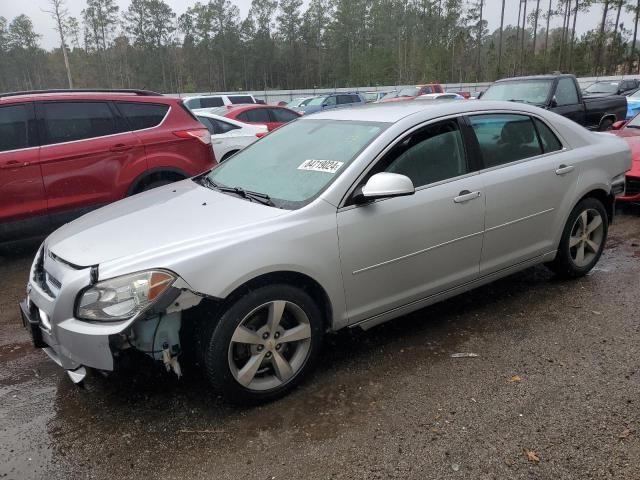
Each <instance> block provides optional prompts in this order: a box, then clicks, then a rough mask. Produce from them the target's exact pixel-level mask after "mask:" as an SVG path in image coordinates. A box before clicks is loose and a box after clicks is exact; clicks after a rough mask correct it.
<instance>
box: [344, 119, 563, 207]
mask: <svg viewBox="0 0 640 480" xmlns="http://www.w3.org/2000/svg"><path fill="white" fill-rule="evenodd" d="M499 114H505V115H509V114H511V115H525V116H527V117H530V118H534V117H535V118H536V119H538V120H540V121H541V122H542V123H544V124H545V125H546V126H547V127H548V128H549V129H550V130H551V131H552V132H553V134H554V135H555V136H556V137H557V138H558V141H559V142H560V145H562V149H560V150H554V151H553V152H546V153H542V154H540V155H536V156H534V157H527V158H522V159H520V160H515V161H513V162H510V163H504V164H502V165H496V166H494V167H490V168H483V169H481V170H477V171H474V172H468V173H466V174H464V175H458V176H457V177H451V178H447V179H445V180H441V181H439V182H434V183H429V184H427V185H422V186H420V187H417V188H416V189H415V191H416V192H419V191H421V190H424V189H426V188H431V187H436V186H439V185H443V184H446V183H449V182H453V181H457V180H460V179H463V178H466V177H471V176H474V175H478V174H481V173H485V172H492V171H494V170H498V169H501V168H504V167H508V166H511V165H517V164H519V163H523V162H529V161H532V160H537V159H540V158H544V157H547V156H549V155H553V154H558V153H563V152H566V151H570V150H572V149H571V148H568V147H567V146H566V145H567V142H566V141H565V139H564V137H563V136H562V135H560V134H559V133H558V131H557V130H556V129H555V128H554V127H553V126H551V125H549V122H547V121H546V120H545V119H544V118H542V117H541V116H540V115H537V114H535V113H531V112H526V111H523V110H478V111H475V112H463V113H455V114H451V115H445V116H442V117H436V118H432V119H431V120H427V121H425V122H423V123H420V124H419V125H415V126H413V127H411V128H410V129H408V130H405V131H404V132H402V133H401V134H400V135H398V136H397V137H396V138H395V139H394V140H393V141H392V142H390V143H389V145H387V146H386V147H385V148H384V150H382V152H380V153H379V154H378V155H376V157H375V158H374V159H373V160H372V161H371V162H370V163H369V165H367V167H366V168H365V169H364V170H363V171H362V172H361V173H360V175H358V177H357V179H356V180H355V181H354V182H353V184H352V185H351V186H350V187H349V188H348V189H347V191H346V193H345V195H343V197H342V199H341V200H340V203H339V205H338V212H341V211H347V210H350V209H351V208H358V207H360V206H361V205H345V203H346V202H347V200H348V199H349V198H350V196H351V195H352V194H353V192H354V191H355V189H356V188H357V187H356V186H357V185H358V184H359V182H360V181H361V180H362V178H363V177H365V176H366V175H367V174H368V173H369V172H370V171H371V169H372V168H373V167H374V166H375V165H376V164H377V163H378V162H379V161H380V160H381V159H382V157H384V156H385V155H386V154H387V153H388V152H389V151H390V150H391V149H392V148H393V147H394V146H395V145H397V144H398V142H399V141H400V139H402V138H405V137H406V135H410V134H411V133H413V132H415V131H416V130H418V129H420V128H423V127H426V126H428V125H431V124H433V123H437V122H440V121H444V120H451V119H457V118H460V117H467V118H468V117H471V116H475V115H499ZM469 127H470V128H471V125H469ZM385 200H389V198H380V199H377V200H375V201H374V202H372V203H377V202H381V201H385Z"/></svg>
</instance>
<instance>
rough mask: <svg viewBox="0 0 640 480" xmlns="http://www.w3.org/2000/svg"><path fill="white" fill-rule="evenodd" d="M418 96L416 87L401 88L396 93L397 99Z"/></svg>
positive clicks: (418, 90) (418, 92)
mask: <svg viewBox="0 0 640 480" xmlns="http://www.w3.org/2000/svg"><path fill="white" fill-rule="evenodd" d="M418 95H420V89H419V88H418V87H408V88H403V89H402V90H400V91H399V92H398V96H399V97H416V96H418Z"/></svg>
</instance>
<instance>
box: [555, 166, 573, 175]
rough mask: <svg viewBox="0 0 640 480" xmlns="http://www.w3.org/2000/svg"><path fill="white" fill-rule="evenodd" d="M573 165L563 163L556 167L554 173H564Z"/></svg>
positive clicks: (571, 168)
mask: <svg viewBox="0 0 640 480" xmlns="http://www.w3.org/2000/svg"><path fill="white" fill-rule="evenodd" d="M574 168H575V167H574V166H573V165H565V164H564V163H563V164H562V165H560V166H559V167H558V168H557V169H556V175H564V174H566V173H569V172H572V171H573V169H574Z"/></svg>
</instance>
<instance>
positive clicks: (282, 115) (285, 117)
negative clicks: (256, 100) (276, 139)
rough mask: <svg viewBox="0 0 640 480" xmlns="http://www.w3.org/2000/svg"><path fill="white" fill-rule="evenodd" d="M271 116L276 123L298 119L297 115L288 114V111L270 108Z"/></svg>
mask: <svg viewBox="0 0 640 480" xmlns="http://www.w3.org/2000/svg"><path fill="white" fill-rule="evenodd" d="M271 114H272V115H273V119H274V121H276V122H290V121H291V120H295V119H296V118H298V115H296V114H295V113H293V112H290V111H289V110H285V109H284V108H272V109H271Z"/></svg>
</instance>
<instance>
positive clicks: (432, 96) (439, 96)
mask: <svg viewBox="0 0 640 480" xmlns="http://www.w3.org/2000/svg"><path fill="white" fill-rule="evenodd" d="M416 100H464V97H463V96H462V95H458V94H457V93H452V92H447V93H425V94H424V95H419V96H417V97H416Z"/></svg>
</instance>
